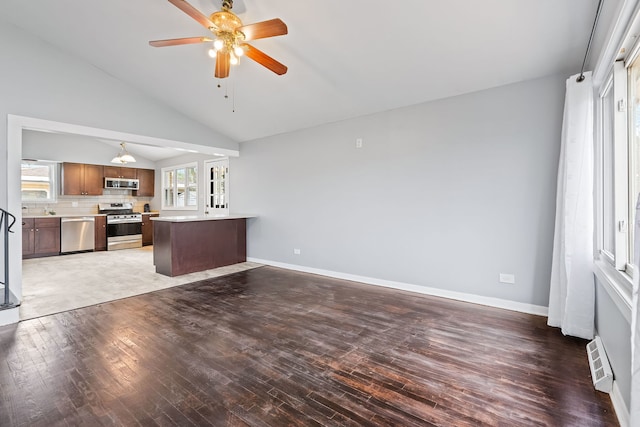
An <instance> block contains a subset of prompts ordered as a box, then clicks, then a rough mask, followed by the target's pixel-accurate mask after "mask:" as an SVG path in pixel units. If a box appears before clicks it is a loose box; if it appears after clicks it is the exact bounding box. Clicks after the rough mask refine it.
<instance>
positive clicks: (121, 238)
mask: <svg viewBox="0 0 640 427" xmlns="http://www.w3.org/2000/svg"><path fill="white" fill-rule="evenodd" d="M98 213H101V214H107V250H109V251H115V250H118V249H130V248H141V247H142V214H141V213H139V212H133V203H100V204H99V205H98Z"/></svg>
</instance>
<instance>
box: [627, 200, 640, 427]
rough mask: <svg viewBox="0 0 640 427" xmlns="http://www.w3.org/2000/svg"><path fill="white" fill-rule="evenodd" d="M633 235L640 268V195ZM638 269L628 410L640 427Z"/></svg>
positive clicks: (635, 282)
mask: <svg viewBox="0 0 640 427" xmlns="http://www.w3.org/2000/svg"><path fill="white" fill-rule="evenodd" d="M634 227H635V234H634V240H635V241H634V242H633V243H634V252H633V253H634V256H633V258H634V260H633V261H634V264H635V265H636V266H640V195H638V203H636V218H635V224H634ZM639 286H640V269H639V268H636V272H635V275H634V278H633V298H632V300H631V407H630V408H629V416H630V421H631V422H630V424H629V425H631V426H640V300H639V299H640V298H639V296H638V287H639Z"/></svg>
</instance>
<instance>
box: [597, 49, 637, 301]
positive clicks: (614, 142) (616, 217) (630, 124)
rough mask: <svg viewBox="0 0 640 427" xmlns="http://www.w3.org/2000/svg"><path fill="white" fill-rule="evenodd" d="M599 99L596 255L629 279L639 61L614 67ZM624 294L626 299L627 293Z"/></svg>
mask: <svg viewBox="0 0 640 427" xmlns="http://www.w3.org/2000/svg"><path fill="white" fill-rule="evenodd" d="M599 94H600V97H599V105H598V111H599V120H598V123H599V126H598V130H599V132H598V136H599V138H598V143H599V146H598V153H599V155H598V161H599V164H598V166H599V167H598V171H599V173H598V177H597V181H598V198H597V201H598V211H599V215H598V217H599V218H600V220H599V224H598V252H599V257H600V259H601V260H603V261H606V262H608V263H610V264H611V265H612V266H613V267H614V268H615V269H616V270H618V271H620V273H621V274H623V275H625V276H627V278H631V277H633V274H634V270H635V268H634V266H633V238H634V236H633V221H634V217H635V202H636V200H637V197H638V192H639V191H640V179H639V178H638V177H639V175H640V60H635V57H634V58H629V60H628V61H617V62H616V63H615V64H614V67H613V71H612V73H611V76H610V78H609V79H608V80H607V81H606V82H605V84H603V85H602V86H601V87H600V90H599ZM624 283H629V281H625V282H624ZM625 286H626V285H625ZM625 291H626V292H628V293H629V295H630V292H631V289H630V287H629V289H625Z"/></svg>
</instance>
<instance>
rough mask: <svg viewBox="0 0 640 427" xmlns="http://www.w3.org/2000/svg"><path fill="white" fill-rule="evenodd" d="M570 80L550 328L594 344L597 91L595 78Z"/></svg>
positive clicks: (554, 246) (561, 156)
mask: <svg viewBox="0 0 640 427" xmlns="http://www.w3.org/2000/svg"><path fill="white" fill-rule="evenodd" d="M584 75H585V79H584V80H583V81H582V82H580V83H578V82H577V81H576V79H577V77H578V75H575V76H571V77H570V78H569V79H568V80H567V84H566V95H565V101H564V118H563V122H562V140H561V147H560V162H559V166H558V188H557V195H556V227H555V233H554V238H553V260H552V264H551V289H550V294H549V318H548V321H547V323H548V324H549V325H550V326H556V327H560V328H562V333H563V334H565V335H572V336H576V337H580V338H586V339H591V338H593V334H594V311H595V308H594V306H595V282H594V276H593V269H592V266H593V86H592V82H591V73H585V74H584Z"/></svg>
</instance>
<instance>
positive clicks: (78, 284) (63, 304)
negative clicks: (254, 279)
mask: <svg viewBox="0 0 640 427" xmlns="http://www.w3.org/2000/svg"><path fill="white" fill-rule="evenodd" d="M256 267H260V264H256V263H251V262H244V263H240V264H235V265H230V266H227V267H220V268H216V269H213V270H206V271H200V272H197V273H190V274H185V275H182V276H177V277H168V276H164V275H162V274H158V273H156V272H155V266H154V265H153V246H145V247H143V248H139V249H124V250H120V251H106V252H85V253H80V254H71V255H61V256H55V257H47V258H35V259H27V260H23V262H22V304H21V305H20V320H26V319H32V318H34V317H40V316H46V315H49V314H54V313H60V312H62V311H67V310H73V309H76V308H80V307H87V306H90V305H94V304H100V303H103V302H107V301H113V300H117V299H121V298H127V297H130V296H134V295H140V294H144V293H147V292H153V291H156V290H158V289H164V288H169V287H172V286H178V285H183V284H185V283H191V282H195V281H198V280H202V279H207V278H210V277H218V276H224V275H226V274H231V273H235V272H238V271H244V270H248V269H251V268H256Z"/></svg>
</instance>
